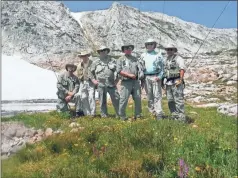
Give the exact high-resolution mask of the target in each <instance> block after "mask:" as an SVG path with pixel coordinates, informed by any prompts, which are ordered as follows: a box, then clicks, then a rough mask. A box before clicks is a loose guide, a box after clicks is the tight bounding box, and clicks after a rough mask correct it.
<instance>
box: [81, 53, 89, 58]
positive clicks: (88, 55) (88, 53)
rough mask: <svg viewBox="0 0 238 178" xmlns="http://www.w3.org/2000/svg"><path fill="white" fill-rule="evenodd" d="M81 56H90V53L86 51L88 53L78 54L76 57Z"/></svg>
mask: <svg viewBox="0 0 238 178" xmlns="http://www.w3.org/2000/svg"><path fill="white" fill-rule="evenodd" d="M82 56H91V54H90V53H88V54H78V57H82Z"/></svg>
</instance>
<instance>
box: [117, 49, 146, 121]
mask: <svg viewBox="0 0 238 178" xmlns="http://www.w3.org/2000/svg"><path fill="white" fill-rule="evenodd" d="M121 50H122V52H123V53H125V55H123V56H121V57H120V58H119V59H118V61H117V72H118V74H119V75H120V78H121V91H120V105H119V115H120V118H121V120H127V117H126V106H127V104H128V99H129V97H130V95H132V98H133V100H134V103H135V112H134V118H135V119H137V118H140V117H141V112H142V109H141V85H140V80H141V79H143V77H144V73H143V67H142V65H141V63H140V62H139V60H138V59H137V58H136V57H134V56H132V55H131V53H132V51H133V50H134V45H124V46H122V47H121Z"/></svg>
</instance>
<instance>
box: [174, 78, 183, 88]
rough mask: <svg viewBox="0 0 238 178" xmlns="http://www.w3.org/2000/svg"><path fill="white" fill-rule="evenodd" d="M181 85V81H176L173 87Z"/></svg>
mask: <svg viewBox="0 0 238 178" xmlns="http://www.w3.org/2000/svg"><path fill="white" fill-rule="evenodd" d="M181 83H183V80H182V79H179V80H176V82H175V86H176V87H178V86H179V85H180V84H181Z"/></svg>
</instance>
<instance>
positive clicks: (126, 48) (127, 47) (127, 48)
mask: <svg viewBox="0 0 238 178" xmlns="http://www.w3.org/2000/svg"><path fill="white" fill-rule="evenodd" d="M132 49H133V48H132V47H131V46H126V47H124V50H132Z"/></svg>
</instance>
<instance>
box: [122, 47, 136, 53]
mask: <svg viewBox="0 0 238 178" xmlns="http://www.w3.org/2000/svg"><path fill="white" fill-rule="evenodd" d="M125 47H131V48H132V51H133V50H134V49H135V46H134V45H127V46H122V47H121V51H122V52H123V51H124V48H125Z"/></svg>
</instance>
